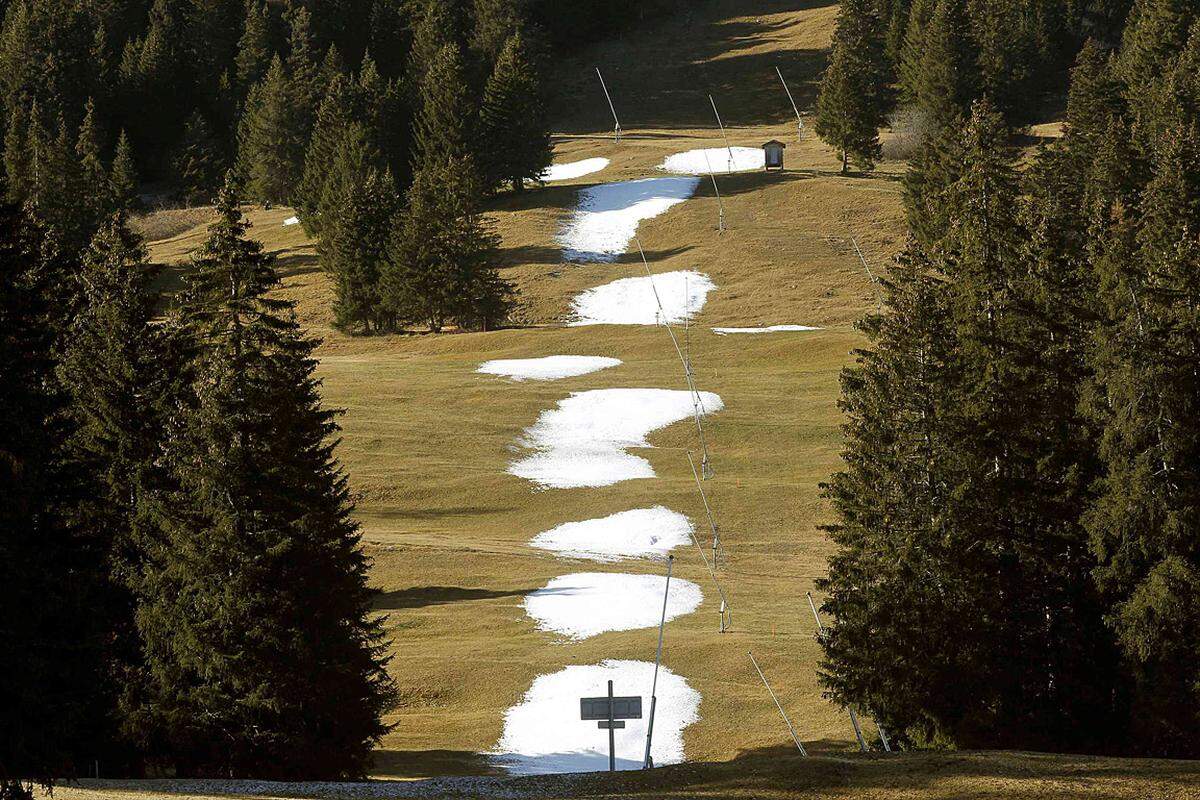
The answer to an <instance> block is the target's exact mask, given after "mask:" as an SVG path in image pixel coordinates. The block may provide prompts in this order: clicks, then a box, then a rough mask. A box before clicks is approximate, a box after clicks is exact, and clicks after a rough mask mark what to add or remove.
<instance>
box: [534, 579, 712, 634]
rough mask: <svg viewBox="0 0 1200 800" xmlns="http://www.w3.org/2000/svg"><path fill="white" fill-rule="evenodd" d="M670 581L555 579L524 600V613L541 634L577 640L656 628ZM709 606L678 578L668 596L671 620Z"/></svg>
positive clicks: (696, 589) (695, 588)
mask: <svg viewBox="0 0 1200 800" xmlns="http://www.w3.org/2000/svg"><path fill="white" fill-rule="evenodd" d="M665 586H666V576H663V575H630V574H625V573H616V572H577V573H575V574H573V575H560V576H558V577H557V578H553V579H552V580H551V581H550V582H549V583H547V584H546V585H545V586H543V587H542V588H541V589H538V590H537V591H535V592H533V593H531V594H528V595H526V596H525V613H526V614H528V615H529V616H530V617H531V618H532V619H533V620H534V621H535V622H536V623H537V628H538V630H540V631H550V632H552V633H561V634H563V635H564V636H567V637H569V638H571V639H574V640H576V641H578V640H581V639H588V638H591V637H592V636H599V635H600V634H602V633H606V632H608V631H633V630H637V629H638V628H653V627H656V626H657V625H658V622H659V619H660V617H661V615H662V598H663V588H664V587H665ZM703 601H704V594H703V593H702V592H701V591H700V587H699V586H697V585H696V584H694V583H692V582H691V581H685V580H683V579H680V578H676V579H675V580H673V581H671V591H670V593H669V594H668V595H667V620H668V621H670V620H673V619H675V618H676V617H681V616H683V615H684V614H691V613H692V612H693V611H695V610H696V609H697V608H699V607H700V603H701V602H703Z"/></svg>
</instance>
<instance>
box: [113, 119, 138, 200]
mask: <svg viewBox="0 0 1200 800" xmlns="http://www.w3.org/2000/svg"><path fill="white" fill-rule="evenodd" d="M109 185H110V186H111V191H112V197H113V203H114V204H115V205H116V207H117V208H118V209H120V210H125V211H133V210H136V209H138V208H139V207H140V206H141V199H140V197H139V196H138V175H137V164H136V162H135V161H134V158H133V146H132V145H130V144H129V137H128V136H126V135H125V131H121V135H120V136H119V137H117V153H116V155H115V156H114V157H113V164H112V170H111V172H110V175H109Z"/></svg>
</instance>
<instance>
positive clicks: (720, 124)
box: [708, 94, 733, 172]
mask: <svg viewBox="0 0 1200 800" xmlns="http://www.w3.org/2000/svg"><path fill="white" fill-rule="evenodd" d="M708 102H710V103H712V108H713V114H715V115H716V117H717V127H718V128H720V129H721V138H722V139H724V140H725V149H726V150H728V151H729V171H730V172H733V147H732V146H731V145H730V144H729V137H728V136H727V135H726V134H725V123H723V122H721V112H719V111H717V101H716V100H713V96H712V95H711V94H710V95H709V96H708Z"/></svg>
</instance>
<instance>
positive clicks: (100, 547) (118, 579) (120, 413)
mask: <svg viewBox="0 0 1200 800" xmlns="http://www.w3.org/2000/svg"><path fill="white" fill-rule="evenodd" d="M154 277H155V272H154V270H153V269H152V268H151V266H150V265H149V263H148V261H147V257H146V252H145V250H144V249H143V247H142V244H141V241H140V240H139V239H138V237H137V236H136V235H134V234H133V233H132V232H131V231H130V230H129V227H128V225H127V224H126V222H125V219H124V216H123V215H121V214H118V215H114V216H113V217H112V218H111V219H110V220H109V221H108V222H107V223H105V225H104V226H103V227H102V228H101V229H100V231H99V232H98V233H97V234H96V236H95V238H94V239H93V240H92V243H91V245H90V246H89V248H88V250H87V252H86V253H85V254H84V257H83V261H82V268H81V276H80V282H81V284H82V286H83V291H82V295H83V297H82V301H81V303H80V311H79V313H78V314H77V315H76V316H75V319H74V320H73V321H72V323H71V327H70V330H69V335H68V336H67V337H66V339H65V342H66V344H65V347H64V352H63V356H62V360H61V363H60V364H59V368H58V378H59V381H60V383H61V384H62V386H63V387H64V390H65V392H66V395H67V397H68V398H69V401H70V403H69V406H68V409H67V416H68V419H69V420H70V425H71V432H70V437H69V439H68V440H67V452H68V454H69V457H70V459H71V460H72V462H73V463H74V464H75V465H77V467H78V468H79V469H80V470H81V472H82V474H83V477H82V478H81V480H82V481H83V485H84V486H86V488H87V491H86V493H85V494H84V496H83V498H82V499H81V500H80V502H79V503H78V504H77V506H76V508H75V510H74V512H73V514H74V517H75V524H76V525H77V526H79V527H80V528H85V529H88V530H90V531H93V533H92V540H93V546H94V548H95V551H96V556H97V558H96V562H95V564H96V568H97V569H98V570H101V572H102V575H101V576H100V580H99V581H98V583H99V590H98V597H97V599H96V601H95V602H94V604H93V608H92V614H91V617H92V620H93V624H94V625H95V626H96V629H97V630H98V631H101V632H102V634H103V638H104V658H105V662H106V663H105V669H104V671H103V672H102V673H101V674H100V675H98V676H97V681H96V682H97V686H96V690H95V692H94V694H93V695H92V697H91V699H90V702H91V704H92V706H93V708H94V709H95V712H96V713H97V715H98V716H102V717H103V719H104V720H105V722H106V727H107V730H105V731H104V732H105V734H106V737H105V739H106V740H107V741H105V739H99V740H97V741H95V742H94V747H95V748H96V751H95V752H96V754H97V755H100V754H101V753H105V754H106V758H105V763H107V764H108V765H109V766H108V769H109V770H118V769H120V768H121V760H122V759H130V758H131V754H130V753H128V752H122V749H123V748H124V747H125V745H124V743H123V742H121V737H120V736H119V734H118V731H117V730H116V720H117V719H118V718H119V715H118V713H117V708H118V705H119V702H120V700H119V698H120V695H121V692H122V687H123V686H124V684H125V682H126V680H127V679H128V677H129V675H130V674H131V671H132V670H134V669H135V668H137V666H138V665H139V664H140V661H141V652H140V645H139V642H138V637H137V633H136V629H135V626H134V613H135V598H134V594H133V591H132V589H133V587H134V585H135V584H136V580H135V576H136V575H137V573H138V571H139V570H140V568H141V566H142V563H141V562H142V556H141V553H142V550H143V548H144V546H145V541H144V536H145V531H144V528H145V526H144V524H143V521H142V519H141V511H140V508H141V498H142V496H143V494H144V493H145V491H146V490H147V488H148V487H149V486H150V485H152V478H151V475H152V474H153V472H154V464H155V463H156V459H157V455H158V447H159V433H160V431H161V430H162V426H161V421H162V419H163V418H164V414H163V408H162V406H161V405H160V403H159V397H160V393H161V391H160V390H161V388H162V386H163V384H164V381H165V380H166V375H165V374H164V370H165V369H166V366H167V365H165V364H164V363H163V360H162V359H161V357H160V356H161V350H162V348H161V347H160V336H159V335H158V333H157V332H156V328H155V326H154V325H153V324H152V319H153V316H154V313H155V301H156V297H155V294H154V292H153V291H152V289H151V283H152V281H153V279H154Z"/></svg>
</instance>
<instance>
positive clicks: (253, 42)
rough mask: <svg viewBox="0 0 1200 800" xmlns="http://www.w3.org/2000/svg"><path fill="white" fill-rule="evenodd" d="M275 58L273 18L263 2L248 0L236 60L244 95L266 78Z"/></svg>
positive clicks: (239, 83)
mask: <svg viewBox="0 0 1200 800" xmlns="http://www.w3.org/2000/svg"><path fill="white" fill-rule="evenodd" d="M273 56H274V53H273V52H272V47H271V18H270V16H269V15H268V12H267V4H266V3H265V2H263V0H248V2H247V3H246V21H245V24H244V26H243V29H242V38H241V40H240V41H239V42H238V54H237V58H236V60H235V63H236V66H237V80H238V85H239V86H241V87H242V93H243V95H244V94H246V93H248V92H249V91H250V88H251V87H252V86H254V85H255V84H256V83H258V82H259V81H261V80H262V79H263V78H264V77H265V76H266V74H267V70H268V69H269V68H270V66H271V59H272V57H273Z"/></svg>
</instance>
